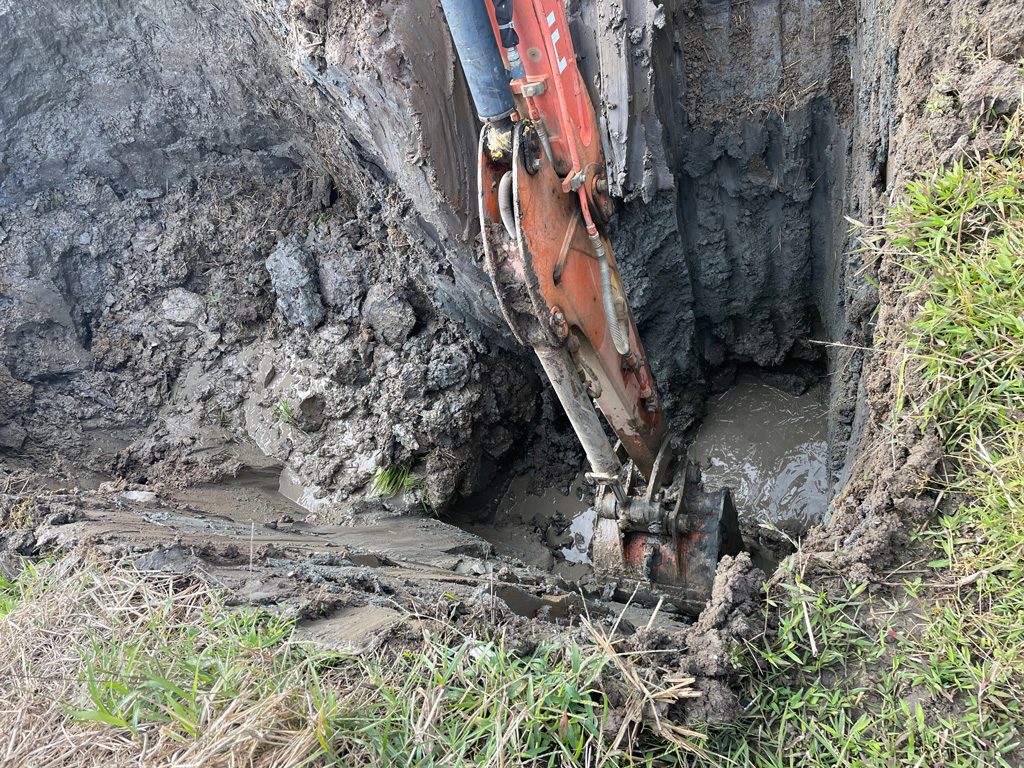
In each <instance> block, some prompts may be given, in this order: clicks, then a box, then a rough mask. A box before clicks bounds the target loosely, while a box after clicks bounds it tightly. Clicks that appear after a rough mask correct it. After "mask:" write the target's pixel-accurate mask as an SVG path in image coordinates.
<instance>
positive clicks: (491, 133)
mask: <svg viewBox="0 0 1024 768" xmlns="http://www.w3.org/2000/svg"><path fill="white" fill-rule="evenodd" d="M513 126H514V124H513V122H512V119H511V118H510V117H503V118H501V119H500V120H492V121H491V122H489V123H488V124H487V127H486V129H485V131H486V133H485V134H484V152H485V153H486V154H487V159H488V160H490V161H491V162H492V163H501V164H503V165H511V164H512V129H513Z"/></svg>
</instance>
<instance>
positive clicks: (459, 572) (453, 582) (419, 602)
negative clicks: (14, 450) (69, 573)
mask: <svg viewBox="0 0 1024 768" xmlns="http://www.w3.org/2000/svg"><path fill="white" fill-rule="evenodd" d="M42 553H47V554H50V555H57V554H75V555H78V554H82V553H90V554H91V556H99V557H101V558H113V559H116V560H120V559H122V558H125V557H127V558H129V559H130V560H131V561H132V562H133V563H134V565H135V567H137V568H139V569H142V570H144V571H163V572H172V573H181V574H187V575H188V576H190V577H193V578H199V579H203V580H206V581H209V582H210V583H213V584H216V585H217V586H218V587H220V588H223V589H224V590H225V595H226V596H225V600H226V602H227V604H228V605H245V604H249V605H261V606H266V607H267V609H268V610H273V611H277V612H280V613H282V614H283V615H286V616H292V617H295V618H297V619H298V620H299V625H298V626H299V629H298V632H299V636H300V637H302V638H303V639H307V640H310V641H313V642H317V643H320V644H322V645H326V646H329V647H332V648H336V649H339V650H343V651H345V652H347V653H359V652H365V651H367V650H372V649H374V648H377V647H379V646H381V645H382V644H385V643H397V644H399V645H398V647H400V645H401V643H402V638H403V637H404V636H406V635H408V634H409V633H412V634H414V635H417V636H418V635H422V632H423V631H424V630H425V629H428V628H433V629H435V630H437V629H441V630H442V631H449V630H451V629H453V628H454V629H455V630H457V631H462V632H474V633H477V634H479V635H481V636H483V637H487V638H493V637H499V636H500V637H501V638H502V640H503V642H506V643H507V644H508V645H509V646H510V647H522V648H524V649H526V650H527V651H528V650H529V649H530V648H532V647H533V645H535V644H536V642H537V641H538V640H539V639H542V638H544V637H550V636H552V635H555V634H557V633H567V632H568V633H572V635H573V637H574V639H576V640H578V641H581V642H589V641H590V640H589V637H588V635H587V634H586V632H585V631H583V630H581V629H580V618H579V617H580V616H582V615H586V616H588V617H590V620H591V621H594V622H596V623H597V624H598V625H599V626H601V627H603V628H604V630H605V631H611V632H614V633H615V634H617V636H618V637H619V638H620V642H621V643H622V644H623V646H622V647H623V648H625V649H627V650H658V651H659V652H658V653H657V654H650V655H648V656H643V655H641V660H640V662H639V663H640V664H647V663H649V664H650V665H651V674H659V675H668V676H669V677H671V676H672V674H677V676H678V674H682V675H683V676H693V677H696V678H697V681H698V687H699V688H700V690H702V691H705V692H707V693H706V696H705V697H702V698H699V699H692V700H686V701H684V702H682V703H680V705H679V706H678V708H677V709H674V710H673V711H672V712H671V713H668V715H667V716H668V717H669V718H670V719H671V720H672V721H674V722H680V723H682V722H689V721H692V720H693V719H695V718H700V719H712V720H726V719H729V718H731V717H732V716H734V715H735V713H736V712H737V711H738V706H739V702H738V697H737V695H736V694H735V693H733V692H731V691H730V690H729V688H728V685H727V681H728V678H729V677H730V676H731V674H732V672H733V670H732V669H731V667H730V665H729V664H728V663H726V662H725V660H726V659H727V658H728V653H727V649H728V648H730V647H732V646H733V645H734V644H736V643H739V642H743V641H745V640H750V639H752V638H754V637H756V635H757V634H758V633H759V631H760V625H759V624H758V623H757V622H756V621H750V620H748V619H747V618H745V617H746V616H747V615H748V614H749V613H750V611H751V609H752V606H753V605H754V604H755V601H756V599H757V594H758V590H759V587H760V584H761V582H762V581H763V578H764V576H763V574H762V573H761V572H759V571H756V570H755V569H753V568H752V566H751V563H750V560H749V558H747V557H746V556H745V555H741V556H740V557H738V558H736V559H735V560H732V559H730V558H726V559H725V560H724V561H723V563H722V568H721V571H720V575H719V578H718V579H717V580H716V582H715V589H714V594H713V597H712V600H711V603H710V605H711V606H712V610H710V611H706V612H705V614H704V615H703V616H702V617H701V618H700V619H699V620H698V621H697V622H696V623H694V624H693V625H686V624H684V623H682V622H681V621H678V620H675V618H674V617H672V616H667V615H665V614H664V613H661V614H657V615H656V614H654V613H652V612H651V611H649V610H645V609H644V608H642V607H640V606H636V605H634V606H630V607H629V608H628V609H626V608H625V607H624V606H622V605H620V604H617V603H615V602H610V601H605V600H602V599H601V597H600V596H599V595H593V594H580V593H574V590H573V587H572V586H571V585H569V584H567V583H566V582H565V580H564V579H561V578H559V577H557V576H555V575H552V574H548V573H541V572H539V571H537V570H536V569H534V568H531V567H528V566H526V565H524V564H522V563H521V562H516V561H513V560H510V559H508V558H504V557H501V556H500V555H498V554H496V553H495V552H494V550H493V548H492V546H491V545H490V544H489V543H488V542H487V541H485V540H484V539H482V538H480V537H479V536H475V535H473V534H471V533H468V532H466V531H462V530H460V529H458V528H456V527H454V526H452V525H448V524H446V523H443V522H441V521H439V520H436V519H431V518H424V517H411V516H410V517H394V518H389V519H383V518H382V519H378V520H377V521H376V522H375V523H373V524H369V525H355V526H336V525H335V526H332V525H312V524H309V523H305V522H303V521H295V522H291V523H284V522H271V523H266V524H257V523H253V522H249V523H244V522H235V521H233V520H230V519H229V518H227V517H225V516H223V515H217V514H212V513H208V512H203V511H200V510H198V509H195V508H193V507H190V506H186V505H183V504H180V503H178V502H175V501H173V500H172V499H170V498H169V497H167V496H163V495H158V494H155V493H153V492H151V491H145V490H139V489H138V488H131V489H117V488H111V487H110V486H107V490H97V491H75V490H72V491H68V490H65V491H52V490H46V489H43V488H42V487H41V486H40V485H38V484H37V483H36V482H35V480H34V478H30V477H26V476H24V475H16V476H14V477H11V476H10V475H7V474H6V473H5V472H4V470H3V468H2V466H0V573H3V574H4V575H6V576H8V577H15V576H16V575H17V573H18V571H19V570H20V568H21V567H22V559H21V558H23V557H26V556H28V557H32V556H39V555H40V554H42ZM663 716H664V715H663Z"/></svg>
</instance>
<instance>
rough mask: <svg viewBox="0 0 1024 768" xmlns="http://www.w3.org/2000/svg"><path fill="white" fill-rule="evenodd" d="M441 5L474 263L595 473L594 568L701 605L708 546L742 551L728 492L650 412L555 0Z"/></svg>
mask: <svg viewBox="0 0 1024 768" xmlns="http://www.w3.org/2000/svg"><path fill="white" fill-rule="evenodd" d="M442 6H443V8H444V11H445V15H446V17H447V19H448V24H449V28H450V29H451V32H452V37H453V39H454V41H455V46H456V49H457V51H458V54H459V58H460V60H461V62H462V66H463V70H464V72H465V74H466V78H467V81H468V84H469V87H470V91H471V93H472V95H473V100H474V103H475V105H476V107H477V112H478V115H479V117H480V119H481V120H482V121H483V128H482V129H481V131H480V141H479V158H478V168H479V176H478V189H479V215H480V224H481V230H482V240H483V266H484V269H485V270H486V271H487V273H488V275H489V276H490V278H491V281H492V283H493V285H494V291H495V295H496V296H497V299H498V304H499V306H500V308H501V311H502V314H503V315H504V317H505V320H506V321H507V322H508V325H509V327H510V328H511V330H512V332H513V334H514V335H515V337H516V339H517V340H518V341H519V342H520V343H522V344H524V345H526V346H529V347H532V348H533V350H534V351H535V352H536V354H537V357H538V359H539V360H540V363H541V366H542V367H543V369H544V371H545V373H546V375H547V377H548V379H549V380H550V382H551V385H552V387H553V388H554V390H555V393H556V394H557V396H558V398H559V401H560V402H561V404H562V406H563V408H564V409H565V412H566V414H567V415H568V417H569V420H570V422H571V423H572V426H573V428H574V430H575V431H576V434H577V436H578V437H579V439H580V442H581V443H582V445H583V448H584V450H585V452H586V454H587V460H588V462H589V463H590V467H591V471H590V473H589V475H588V476H589V478H590V479H591V480H592V481H593V482H595V483H597V484H598V485H599V486H600V491H599V494H598V499H597V509H598V518H597V523H596V526H595V531H594V538H593V544H592V558H593V561H594V566H595V570H596V573H597V576H598V577H599V578H601V579H604V580H614V581H617V582H619V583H620V585H621V586H623V587H625V588H628V589H635V588H638V587H647V588H650V589H651V590H652V591H657V592H662V593H665V594H668V596H669V597H670V598H671V599H672V600H673V602H675V603H676V605H677V606H678V607H679V608H681V609H683V610H689V611H691V612H696V611H699V610H700V608H702V607H703V604H704V602H705V601H706V599H707V597H708V596H710V590H711V582H712V580H713V578H714V572H715V564H716V562H717V560H718V558H719V556H720V555H721V554H724V553H726V552H732V551H735V550H737V549H738V542H739V539H738V533H737V531H736V528H737V526H736V512H735V508H734V507H733V505H732V501H731V498H730V495H729V491H728V490H723V491H719V492H718V493H716V494H707V493H705V492H704V490H703V488H702V487H701V484H700V475H699V471H697V470H696V468H694V467H693V466H691V465H689V464H688V462H686V461H685V459H684V458H683V457H682V456H681V455H680V453H679V451H680V444H679V441H678V440H677V439H676V438H675V437H674V436H672V435H671V434H670V433H669V430H668V425H667V421H666V419H665V416H664V414H663V413H662V411H661V408H660V403H659V400H658V394H657V390H656V388H655V384H654V380H653V377H652V375H651V371H650V366H649V364H648V362H647V357H646V355H645V353H644V349H643V345H642V344H641V343H640V337H639V334H638V333H637V329H636V323H635V322H634V319H633V314H632V311H631V310H630V307H629V301H628V299H627V297H626V292H625V289H624V287H623V284H622V278H621V276H620V275H619V270H618V268H617V266H616V263H615V256H614V254H613V252H612V246H611V243H610V241H609V240H608V237H607V235H606V233H605V230H604V227H605V225H607V223H608V220H609V219H610V217H611V215H612V213H613V210H614V206H613V201H612V200H611V198H610V197H609V195H608V185H607V177H606V171H605V161H604V152H603V150H602V146H601V139H600V135H599V131H598V128H597V121H596V119H595V114H594V108H593V105H592V103H591V100H590V95H589V92H588V91H587V88H586V87H585V84H584V82H583V79H582V76H581V75H580V72H579V69H578V67H577V65H576V56H575V52H574V50H573V44H572V38H571V36H570V34H569V27H568V23H567V20H566V16H565V8H564V6H563V3H562V0H442ZM598 411H600V413H601V414H603V416H604V419H605V420H606V421H607V423H608V425H609V426H610V427H611V429H612V431H613V432H614V433H615V435H616V437H617V438H618V440H617V442H616V444H614V445H613V444H612V441H610V440H609V439H608V437H607V436H606V432H605V429H604V426H603V424H602V422H601V418H600V416H599V415H598Z"/></svg>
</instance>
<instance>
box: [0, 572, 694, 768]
mask: <svg viewBox="0 0 1024 768" xmlns="http://www.w3.org/2000/svg"><path fill="white" fill-rule="evenodd" d="M5 589H6V594H7V595H8V600H7V602H6V603H5V605H6V607H7V608H8V609H9V612H8V613H6V615H3V611H2V610H0V680H2V681H3V682H2V683H0V685H2V688H0V691H2V692H0V729H2V733H4V734H7V735H6V736H5V737H4V738H3V739H0V766H4V767H6V766H11V767H12V768H13V767H14V766H17V767H18V768H22V766H32V767H33V768H56V766H61V767H62V768H64V767H67V768H78V767H79V766H81V767H82V768H85V767H86V766H89V767H90V768H92V767H93V766H129V765H131V766H168V767H171V766H173V767H174V768H186V767H188V768H191V767H193V766H194V767H195V768H199V767H200V766H201V767H202V768H236V767H237V768H241V767H242V766H245V767H247V768H248V767H252V768H293V767H296V766H326V765H360V766H363V765H366V766H385V765H387V766H392V765H410V766H411V765H446V766H458V765H467V764H472V765H493V766H503V767H504V766H510V767H511V766H523V765H595V766H596V765H602V766H603V765H626V764H630V765H632V764H636V762H637V761H640V762H641V763H650V761H651V760H655V761H666V760H667V761H668V762H669V763H677V762H679V760H680V757H681V756H682V755H683V754H685V753H689V754H694V753H696V754H700V750H699V749H698V748H697V747H696V745H695V743H694V742H693V740H694V739H696V738H701V735H700V734H697V733H694V732H692V731H688V730H686V729H682V728H680V727H678V726H676V725H675V724H673V723H671V722H670V721H669V720H668V719H667V718H666V716H665V712H666V707H667V705H668V704H670V703H671V702H673V701H675V700H678V699H679V698H681V697H685V696H691V695H699V694H696V693H695V691H693V689H692V688H691V687H690V686H691V684H692V682H693V681H692V680H689V679H680V680H674V681H656V680H651V679H646V678H644V677H642V676H639V675H638V674H637V673H636V670H635V669H634V667H633V666H632V660H631V659H629V658H627V657H625V656H622V655H621V654H617V653H616V652H615V651H614V650H613V649H612V646H611V643H610V642H609V640H608V638H607V637H606V636H604V635H603V634H602V633H600V632H599V631H598V630H594V637H595V640H596V643H595V644H594V645H586V646H582V645H578V644H576V643H575V642H572V641H570V640H569V639H568V638H566V637H563V638H560V639H556V640H553V641H550V642H545V643H541V644H540V645H538V646H537V648H536V650H535V651H533V652H532V653H531V654H529V655H526V656H522V655H519V654H515V653H513V652H511V651H509V650H508V649H506V648H505V647H504V646H503V645H502V643H501V642H500V640H498V641H488V640H481V639H477V638H474V637H468V636H466V635H463V634H462V633H461V632H460V631H459V630H458V629H456V628H454V627H450V626H449V627H445V628H444V631H443V637H442V636H440V635H438V634H428V633H427V632H424V636H423V640H422V644H421V645H420V646H419V647H415V648H412V649H410V648H408V643H406V645H405V648H404V650H397V649H389V647H388V646H387V645H385V646H384V648H382V649H381V651H379V652H378V653H377V654H376V655H371V656H366V657H346V656H341V655H338V654H335V653H331V652H328V651H324V650H322V649H318V648H314V647H311V646H308V645H301V644H298V643H295V642H293V640H292V623H291V622H290V621H285V620H282V619H278V618H273V617H270V616H268V615H267V614H265V613H261V612H259V611H255V610H250V609H243V610H241V611H229V610H227V609H225V608H223V607H222V601H221V598H222V596H221V595H219V594H218V593H217V592H215V591H214V589H213V588H211V587H210V586H208V585H206V584H204V583H201V582H198V581H196V580H192V579H187V578H182V577H181V576H175V575H167V574H159V573H144V572H139V571H135V570H132V569H131V568H128V567H123V566H113V565H109V564H98V563H95V562H91V561H88V560H86V559H83V558H76V557H69V558H67V559H65V560H62V561H57V562H47V563H43V564H41V565H39V566H37V567H30V568H29V569H28V570H27V571H26V573H25V574H23V575H22V577H20V578H19V579H18V580H17V581H16V582H15V584H14V586H13V589H12V587H11V585H9V584H8V586H7V587H6V588H5ZM609 684H611V685H612V686H613V687H614V690H615V691H616V692H619V693H621V692H625V697H626V698H627V699H628V702H627V705H626V706H625V708H620V709H618V710H616V711H614V712H613V711H612V708H611V706H610V705H609V698H608V696H607V695H606V693H605V691H606V687H607V685H609ZM613 716H614V718H613ZM612 720H613V721H614V722H615V723H616V724H619V723H621V724H622V727H621V728H619V729H618V733H617V734H616V733H615V731H614V730H612V731H611V732H609V731H608V730H607V729H608V728H609V727H610V726H609V722H611V721H612Z"/></svg>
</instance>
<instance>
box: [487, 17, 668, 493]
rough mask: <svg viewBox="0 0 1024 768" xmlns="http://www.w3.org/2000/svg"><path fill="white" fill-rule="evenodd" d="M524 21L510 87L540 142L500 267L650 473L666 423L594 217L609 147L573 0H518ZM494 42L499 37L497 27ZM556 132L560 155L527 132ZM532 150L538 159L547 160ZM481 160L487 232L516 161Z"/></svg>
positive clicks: (523, 335)
mask: <svg viewBox="0 0 1024 768" xmlns="http://www.w3.org/2000/svg"><path fill="white" fill-rule="evenodd" d="M488 5H489V4H488ZM491 13H492V23H493V9H491ZM513 19H514V22H515V28H516V32H517V33H518V35H519V39H520V44H519V47H518V50H519V52H520V55H521V58H522V63H523V67H524V69H525V71H526V77H525V78H522V79H520V80H517V81H513V82H512V83H511V88H512V91H513V94H515V100H516V103H517V107H518V110H519V114H520V115H529V116H530V122H532V124H533V125H529V126H528V125H525V124H524V123H520V124H519V125H517V126H516V132H517V147H520V148H522V147H523V146H524V145H533V146H534V151H533V154H532V155H530V153H526V152H522V151H520V152H514V153H513V155H514V157H513V171H512V172H513V173H514V180H513V186H514V190H515V202H516V213H517V222H518V224H519V227H518V229H519V231H518V233H517V237H516V238H515V242H511V241H506V243H505V246H504V249H503V251H502V252H501V253H499V254H497V255H494V256H493V263H492V264H490V270H489V271H491V272H492V273H493V274H492V279H494V282H495V289H496V291H497V293H498V299H499V303H500V304H501V306H502V311H503V313H504V314H505V317H506V319H508V320H509V324H510V325H511V326H512V329H513V331H514V332H515V333H516V336H517V338H518V339H519V340H520V341H521V342H524V343H527V344H530V345H532V346H536V345H537V344H548V345H550V346H559V345H562V344H567V345H568V348H569V351H570V354H571V356H572V359H573V361H574V363H575V364H576V365H577V367H578V371H577V372H578V374H579V377H580V380H581V384H582V385H584V386H586V387H587V389H588V391H590V392H591V393H592V394H593V395H594V399H595V400H596V402H597V404H598V407H599V408H600V410H601V412H602V413H603V414H604V416H605V419H606V420H607V421H608V423H609V424H610V425H611V427H612V429H613V430H614V431H615V434H616V435H617V436H618V438H619V439H620V441H621V442H622V445H623V448H624V449H625V450H626V452H627V453H628V455H629V456H630V458H632V460H633V462H634V464H635V466H636V467H637V468H638V469H639V470H640V472H641V473H642V474H643V475H644V476H645V477H649V476H650V473H651V469H652V466H653V464H654V460H655V457H656V456H657V453H658V450H659V448H660V447H661V445H662V442H663V440H664V439H665V435H666V425H665V421H664V418H663V417H662V414H661V413H660V411H659V410H658V407H657V403H658V399H657V394H656V391H655V387H654V381H653V378H652V376H651V373H650V368H649V366H648V364H647V358H646V355H645V354H644V350H643V346H642V344H641V343H640V338H639V335H638V334H637V330H636V325H635V323H634V321H633V316H632V312H631V311H630V309H629V305H628V301H627V299H626V292H625V289H624V288H623V285H622V281H621V278H620V276H619V272H618V269H617V267H616V265H615V256H614V254H613V253H612V248H611V243H610V242H609V241H608V238H607V237H606V236H605V234H604V233H603V232H601V231H600V229H599V228H598V226H597V223H596V222H595V221H594V219H595V215H594V214H597V216H596V218H597V219H598V221H604V220H605V219H606V218H607V212H608V211H609V210H610V205H611V203H610V200H609V199H608V198H607V197H606V196H604V195H603V194H602V193H601V192H600V191H599V186H600V185H599V184H598V183H596V182H597V181H598V180H600V179H601V178H602V177H603V174H604V172H605V168H604V153H603V151H602V148H601V142H600V138H599V134H598V131H597V128H596V119H595V115H594V109H593V105H592V104H591V102H590V96H589V94H588V92H587V89H586V88H585V87H584V83H583V81H582V78H581V75H580V72H579V69H578V68H577V66H576V58H575V51H574V50H573V45H572V39H571V37H570V35H569V27H568V23H567V21H566V17H565V9H564V7H563V5H562V0H519V2H517V3H516V5H515V11H514V17H513ZM495 39H496V40H498V41H500V37H499V36H498V33H497V29H496V28H495ZM499 47H500V42H499ZM538 84H540V86H538ZM541 86H542V88H541ZM524 89H525V90H526V92H527V93H528V95H525V96H524V95H523V94H524ZM538 125H539V126H540V127H539V128H538V127H537V126H538ZM545 129H546V136H547V139H548V141H549V142H550V148H551V156H552V157H551V159H552V162H547V158H546V156H545V155H546V153H541V152H540V150H539V148H538V147H539V144H538V143H537V142H538V140H537V139H535V138H532V135H528V134H527V132H528V131H530V130H533V131H536V130H545ZM530 156H532V157H535V158H538V161H537V165H536V166H534V165H533V164H532V163H530V159H529V157H530ZM481 163H482V167H481V170H480V177H479V178H480V184H481V190H480V191H481V196H482V198H483V200H482V204H481V211H482V213H483V214H484V215H485V216H486V217H489V218H490V223H489V222H486V221H485V222H484V226H485V229H486V228H487V227H490V226H492V223H493V224H494V225H497V222H499V221H500V219H499V217H498V215H497V214H498V202H497V196H498V182H499V180H500V177H501V174H502V173H503V172H504V171H506V170H507V169H508V166H503V165H499V164H495V163H492V162H491V161H490V160H489V159H488V158H487V156H486V153H484V152H483V146H482V145H481ZM527 163H530V166H529V167H527ZM537 166H539V167H537ZM593 236H596V237H599V238H600V241H601V242H602V243H603V245H604V250H605V252H606V253H607V256H608V262H609V266H610V279H611V285H612V293H613V295H614V297H615V302H616V304H617V306H619V307H620V308H621V309H620V310H619V314H620V315H622V316H624V317H625V318H626V320H627V323H628V336H629V350H630V351H629V353H628V354H627V355H622V354H620V353H619V352H618V351H617V350H616V348H615V344H614V343H613V340H612V335H611V329H610V323H609V319H608V318H607V317H606V313H605V307H604V304H603V302H602V285H601V271H600V265H599V262H598V257H597V254H596V253H595V250H594V246H593V244H592V242H591V237H593ZM485 237H490V234H489V233H486V232H485ZM501 239H502V238H501V237H498V238H495V240H497V241H499V242H500V241H501ZM498 248H499V249H501V245H500V244H499V245H498Z"/></svg>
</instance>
